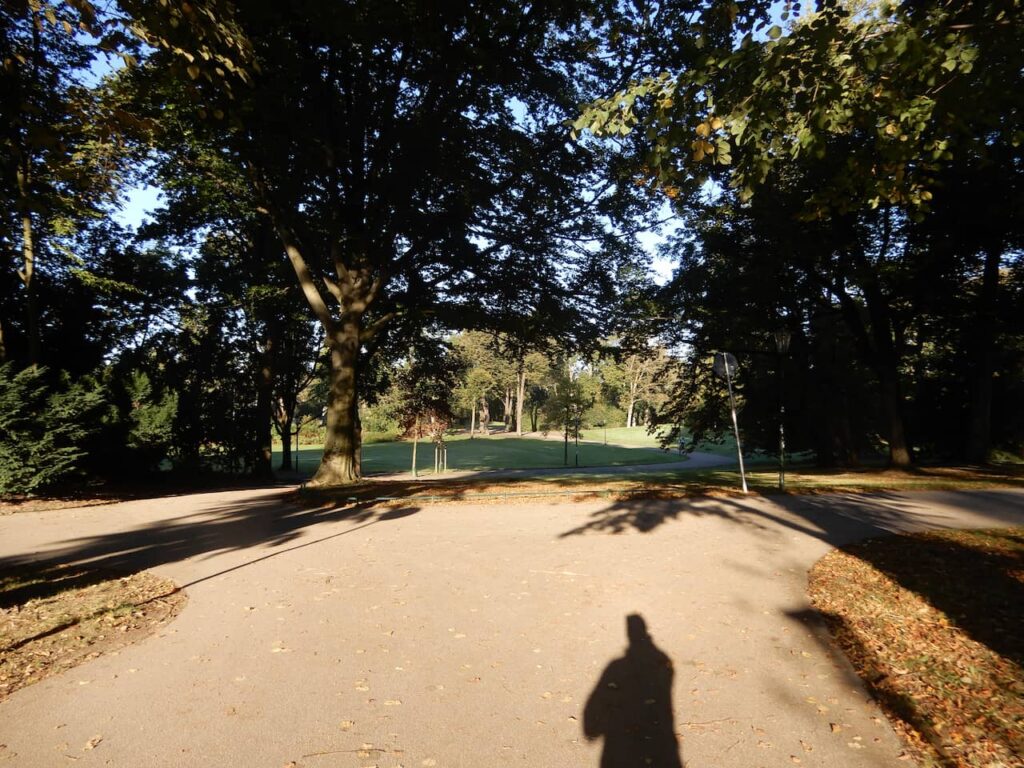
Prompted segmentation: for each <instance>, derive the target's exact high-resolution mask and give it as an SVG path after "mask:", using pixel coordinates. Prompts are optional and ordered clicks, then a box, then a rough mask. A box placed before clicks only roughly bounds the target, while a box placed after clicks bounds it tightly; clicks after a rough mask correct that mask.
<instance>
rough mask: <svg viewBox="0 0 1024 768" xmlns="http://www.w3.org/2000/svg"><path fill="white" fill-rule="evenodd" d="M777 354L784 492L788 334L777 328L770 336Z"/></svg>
mask: <svg viewBox="0 0 1024 768" xmlns="http://www.w3.org/2000/svg"><path fill="white" fill-rule="evenodd" d="M772 335H773V336H774V337H775V349H776V350H777V351H778V353H779V490H780V491H784V490H786V428H785V421H786V367H785V365H784V362H785V355H786V353H787V352H788V351H789V339H790V333H789V331H788V330H786V329H785V328H779V329H778V330H776V331H775V333H774V334H772Z"/></svg>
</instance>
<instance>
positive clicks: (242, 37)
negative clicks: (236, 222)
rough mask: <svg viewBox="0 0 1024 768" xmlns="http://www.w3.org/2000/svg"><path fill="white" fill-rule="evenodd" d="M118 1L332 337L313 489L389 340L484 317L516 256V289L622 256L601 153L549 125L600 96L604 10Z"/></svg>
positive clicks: (347, 435) (341, 471)
mask: <svg viewBox="0 0 1024 768" xmlns="http://www.w3.org/2000/svg"><path fill="white" fill-rule="evenodd" d="M125 6H126V7H127V8H128V9H129V10H130V11H131V12H132V13H133V15H134V16H135V18H136V20H137V22H138V27H139V28H141V29H142V30H144V32H145V35H146V40H147V42H148V43H150V45H152V46H154V47H155V48H157V49H158V50H159V51H160V54H158V55H154V56H153V57H152V59H151V62H150V66H152V67H156V68H161V69H162V71H167V72H172V73H173V72H177V73H179V74H180V76H181V82H182V87H183V88H187V89H190V90H191V91H192V97H193V98H194V100H195V101H194V103H195V104H196V105H197V115H198V114H202V115H205V116H207V117H208V118H209V119H210V120H220V119H224V120H226V121H227V125H228V126H229V131H228V140H227V142H226V146H225V152H227V153H228V154H229V156H231V157H232V158H235V159H236V160H237V162H238V163H239V164H240V165H241V166H243V167H244V168H245V169H246V170H247V172H248V174H249V178H250V179H251V183H252V185H253V188H254V190H255V191H256V194H257V197H258V199H259V202H260V205H261V206H262V207H263V208H264V209H265V211H266V212H267V215H269V216H270V218H271V220H272V221H273V225H274V228H275V230H276V232H277V234H278V236H279V238H280V240H281V243H282V245H283V246H284V248H285V251H286V253H287V255H288V258H289V260H290V261H291V263H292V266H293V267H294V270H295V274H296V276H297V278H298V281H299V284H300V285H301V287H302V291H303V293H304V294H305V297H306V300H307V301H308V303H309V305H310V307H311V309H312V311H313V313H314V314H315V316H316V318H317V320H318V321H319V322H320V323H321V325H322V326H323V328H324V330H325V335H326V344H327V347H328V349H329V353H330V359H331V386H330V392H329V404H328V412H327V437H326V444H325V447H324V456H323V460H322V462H321V465H320V468H319V469H318V471H317V473H316V475H315V477H314V479H313V483H314V484H315V485H329V484H336V483H348V482H352V481H354V480H357V479H358V470H357V466H356V455H357V452H358V447H359V432H358V419H357V414H356V405H357V402H358V397H359V378H360V370H361V367H362V366H363V364H364V363H363V361H364V359H365V358H366V357H367V356H372V355H373V354H374V353H375V351H376V350H377V349H378V347H379V345H380V344H381V343H382V338H381V337H382V335H383V334H386V333H388V332H408V331H410V330H416V331H417V332H418V330H419V328H421V327H423V325H424V321H423V319H422V318H423V317H424V316H433V317H435V318H440V317H442V316H447V317H455V316H457V315H459V314H461V315H462V316H467V315H468V316H472V315H474V314H476V315H480V314H481V312H480V310H481V307H483V314H485V315H486V314H487V312H488V308H487V303H488V297H489V296H490V295H492V294H494V293H495V292H496V291H499V289H501V290H504V289H506V288H507V285H505V286H496V285H493V284H492V283H491V282H490V281H494V280H498V279H500V278H498V277H495V276H497V275H503V274H504V273H506V272H508V270H507V269H504V267H506V266H511V265H519V266H517V267H516V269H517V270H518V271H519V272H520V273H521V274H523V275H524V276H525V278H526V279H527V282H525V283H523V284H522V285H521V290H529V291H533V292H534V293H535V294H537V295H544V294H545V293H551V294H557V295H562V294H571V295H576V294H579V295H581V296H585V297H590V296H593V293H594V287H600V286H601V285H602V284H603V283H602V282H600V281H599V282H596V283H595V281H594V280H592V279H590V278H591V277H592V274H591V273H592V272H594V271H595V270H597V269H598V268H599V265H603V264H607V262H608V261H609V260H614V259H615V258H616V257H617V256H618V255H619V254H622V253H623V250H622V248H621V246H620V245H619V239H617V238H615V237H613V232H612V230H611V228H610V227H609V226H608V224H607V220H608V217H609V216H612V215H614V214H615V207H614V205H613V204H611V203H610V202H609V201H610V200H611V199H612V196H613V193H615V192H617V191H618V190H616V189H615V188H614V187H611V188H609V187H605V188H603V189H602V188H598V187H595V182H596V171H597V170H598V169H597V168H596V166H595V159H594V158H595V157H596V155H591V154H590V153H584V152H581V151H579V150H578V149H577V148H575V147H573V146H572V145H570V144H567V142H566V140H565V134H564V128H563V127H562V123H563V121H564V120H565V118H566V117H567V116H568V115H569V114H571V112H572V110H573V109H574V107H575V104H576V103H578V102H579V101H580V100H582V99H584V98H586V96H587V94H588V93H590V94H593V93H596V92H597V91H596V90H595V89H594V87H593V86H594V82H593V79H594V76H595V72H594V70H593V69H592V68H591V67H590V64H591V63H592V62H593V60H592V59H591V58H590V57H588V55H587V53H588V51H589V50H592V49H593V46H594V45H595V40H596V37H597V34H598V32H599V28H600V26H601V25H602V24H603V20H604V19H603V16H604V14H605V12H606V11H607V10H608V9H607V8H605V7H603V6H602V5H599V4H596V3H587V2H564V3H557V4H551V5H544V6H530V7H529V8H519V7H514V6H502V5H500V4H483V5H471V4H465V5H463V4H456V5H454V6H450V5H449V6H444V7H443V8H442V7H440V6H438V7H431V6H422V5H421V4H419V3H411V2H388V3H385V4H384V5H383V6H382V5H381V4H380V3H372V4H371V3H366V2H351V3H346V4H343V5H341V6H339V5H338V4H336V3H328V2H323V1H322V0H306V1H305V2H301V3H299V4H294V3H293V4H289V5H287V6H285V5H282V4H280V3H271V2H249V3H245V4H244V5H240V6H238V7H235V8H233V9H229V8H227V7H225V6H221V5H219V4H212V3H211V4H209V5H207V4H206V3H201V2H200V3H192V4H186V3H181V4H178V3H169V4H166V5H164V4H161V5H159V6H157V5H154V4H142V3H132V2H127V3H125ZM208 12H209V13H208ZM282 105H287V107H286V108H285V109H282ZM523 112H525V116H523V115H522V113H523ZM581 190H588V191H589V194H583V193H582V192H581ZM581 237H585V238H588V239H590V242H589V243H588V247H585V248H584V247H581V246H577V245H574V243H576V241H577V239H578V238H581ZM555 262H557V263H558V265H559V266H558V267H557V268H555V267H554V266H553V265H554V263H555ZM537 264H539V265H541V266H547V265H551V266H548V268H546V269H542V270H537V269H533V268H532V267H533V266H534V265H537ZM570 283H575V284H576V285H577V286H578V287H579V290H566V288H567V286H568V285H569V284H570ZM584 287H588V288H590V289H589V290H583V288H584Z"/></svg>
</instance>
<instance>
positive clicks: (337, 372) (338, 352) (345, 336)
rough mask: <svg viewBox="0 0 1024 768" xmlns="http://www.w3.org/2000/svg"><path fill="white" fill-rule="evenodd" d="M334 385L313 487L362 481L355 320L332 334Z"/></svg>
mask: <svg viewBox="0 0 1024 768" xmlns="http://www.w3.org/2000/svg"><path fill="white" fill-rule="evenodd" d="M327 341H328V345H329V347H330V360H331V372H330V386H329V388H328V393H327V434H326V436H325V438H324V454H323V458H322V459H321V460H320V466H319V467H318V468H317V470H316V474H314V475H313V478H312V479H311V480H310V481H309V485H310V486H313V487H323V486H330V485H348V484H351V483H356V482H358V481H359V461H358V452H359V444H360V440H359V434H358V432H359V419H358V413H357V402H358V396H357V393H358V388H357V386H356V365H357V363H358V355H359V327H358V324H357V323H356V321H355V320H354V319H350V320H349V321H348V322H346V323H344V324H343V325H341V327H340V328H339V329H338V330H337V331H336V332H335V333H334V334H331V335H329V336H328V339H327Z"/></svg>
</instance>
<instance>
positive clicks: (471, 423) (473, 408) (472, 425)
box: [469, 402, 476, 440]
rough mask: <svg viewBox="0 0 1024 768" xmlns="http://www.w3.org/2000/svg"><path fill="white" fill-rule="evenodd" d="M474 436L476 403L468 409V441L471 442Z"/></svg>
mask: <svg viewBox="0 0 1024 768" xmlns="http://www.w3.org/2000/svg"><path fill="white" fill-rule="evenodd" d="M475 434H476V403H475V402H474V403H473V405H472V406H471V407H470V417H469V439H470V440H472V439H473V435H475Z"/></svg>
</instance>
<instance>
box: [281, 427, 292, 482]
mask: <svg viewBox="0 0 1024 768" xmlns="http://www.w3.org/2000/svg"><path fill="white" fill-rule="evenodd" d="M280 435H281V467H280V469H283V470H289V471H290V470H291V468H292V422H291V419H289V420H288V421H286V422H285V423H284V424H282V425H281V432H280Z"/></svg>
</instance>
